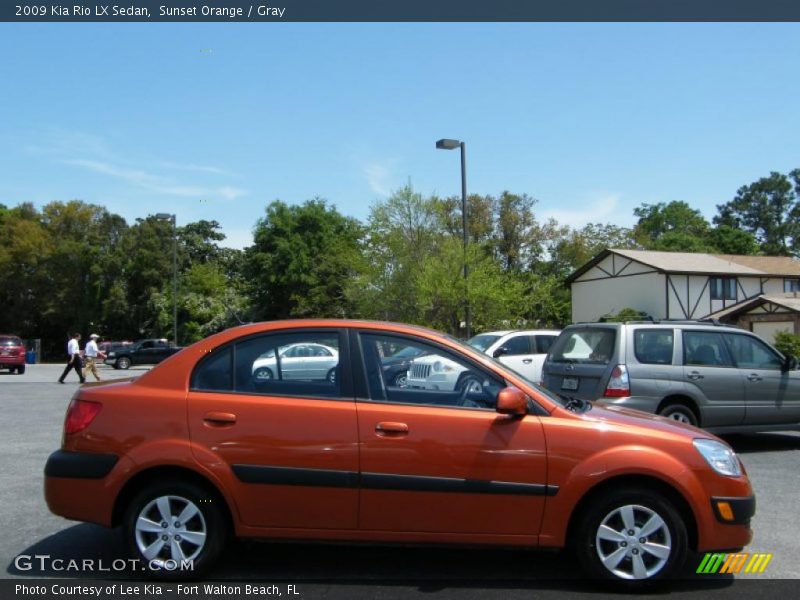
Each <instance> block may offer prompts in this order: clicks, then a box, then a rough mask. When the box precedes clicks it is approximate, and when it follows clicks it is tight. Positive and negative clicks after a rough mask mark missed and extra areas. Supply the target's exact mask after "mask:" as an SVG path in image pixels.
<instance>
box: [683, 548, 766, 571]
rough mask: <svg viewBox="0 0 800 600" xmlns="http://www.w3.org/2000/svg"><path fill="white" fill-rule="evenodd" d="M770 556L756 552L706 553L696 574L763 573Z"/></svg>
mask: <svg viewBox="0 0 800 600" xmlns="http://www.w3.org/2000/svg"><path fill="white" fill-rule="evenodd" d="M771 560H772V554H766V553H763V552H757V553H754V554H750V553H748V552H739V553H735V554H725V553H722V552H708V553H706V555H705V556H704V557H703V560H702V561H701V562H700V565H699V566H698V567H697V573H702V574H705V575H710V574H716V573H763V572H764V571H765V570H766V568H767V565H768V564H769V561H771Z"/></svg>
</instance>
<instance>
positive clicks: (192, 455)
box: [120, 438, 240, 528]
mask: <svg viewBox="0 0 800 600" xmlns="http://www.w3.org/2000/svg"><path fill="white" fill-rule="evenodd" d="M165 457H169V458H165ZM128 458H129V459H130V460H132V461H133V463H135V467H134V469H133V470H131V471H129V473H128V476H127V478H126V481H125V482H124V483H126V482H127V481H130V479H132V478H133V477H136V476H137V475H139V474H140V473H143V472H145V471H147V470H148V469H157V468H164V467H178V468H183V469H188V470H190V471H193V472H194V473H196V474H198V475H200V476H201V477H203V478H204V479H206V480H208V482H209V483H210V484H211V485H213V486H214V487H215V488H216V489H217V491H218V492H219V493H220V495H221V496H222V497H223V499H224V500H225V503H226V504H227V505H228V509H229V512H230V514H231V518H232V520H233V523H234V526H235V527H236V528H238V524H239V522H240V519H239V510H238V507H237V505H236V501H235V500H234V497H233V496H232V495H231V493H230V490H231V487H232V485H233V484H234V479H235V477H234V475H233V473H232V472H231V470H230V468H229V467H228V466H227V465H226V464H225V463H224V462H223V461H221V460H220V459H219V457H218V456H217V455H215V454H214V453H213V452H211V451H210V450H208V449H207V448H204V447H199V446H196V445H193V444H192V443H191V441H190V440H185V439H178V438H175V439H169V440H154V441H153V442H150V443H143V444H140V445H138V446H136V447H135V448H132V449H131V450H130V452H129V453H128ZM121 487H122V486H120V489H121Z"/></svg>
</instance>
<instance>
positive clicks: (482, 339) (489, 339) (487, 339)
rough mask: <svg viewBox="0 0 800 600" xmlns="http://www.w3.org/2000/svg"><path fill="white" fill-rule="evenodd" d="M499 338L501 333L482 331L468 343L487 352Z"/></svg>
mask: <svg viewBox="0 0 800 600" xmlns="http://www.w3.org/2000/svg"><path fill="white" fill-rule="evenodd" d="M499 339H500V336H499V335H489V334H486V333H482V334H481V335H476V336H475V337H472V338H470V339H469V341H468V342H467V343H468V344H469V345H470V346H472V347H473V348H476V349H477V350H480V351H481V352H486V349H487V348H488V347H489V346H491V345H492V344H494V343H495V342H496V341H497V340H499Z"/></svg>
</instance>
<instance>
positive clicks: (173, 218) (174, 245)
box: [156, 213, 178, 346]
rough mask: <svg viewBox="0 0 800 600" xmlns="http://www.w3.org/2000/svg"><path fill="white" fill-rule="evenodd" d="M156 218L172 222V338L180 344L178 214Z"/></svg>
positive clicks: (168, 214)
mask: <svg viewBox="0 0 800 600" xmlns="http://www.w3.org/2000/svg"><path fill="white" fill-rule="evenodd" d="M156 219H158V220H160V221H169V222H170V223H172V339H173V340H174V342H175V345H176V346H177V345H178V227H177V224H176V215H175V214H170V213H158V214H157V215H156Z"/></svg>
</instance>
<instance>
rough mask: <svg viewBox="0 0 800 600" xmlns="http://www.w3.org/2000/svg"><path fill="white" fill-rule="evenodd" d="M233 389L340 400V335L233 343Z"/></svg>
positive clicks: (311, 333) (276, 337)
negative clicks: (234, 345) (234, 347)
mask: <svg viewBox="0 0 800 600" xmlns="http://www.w3.org/2000/svg"><path fill="white" fill-rule="evenodd" d="M320 354H321V355H320ZM234 390H235V391H237V392H242V393H248V394H267V395H271V396H296V397H325V398H335V397H340V396H341V390H340V382H339V333H338V332H337V331H330V332H319V331H309V332H298V333H275V334H267V335H261V336H257V337H252V338H248V339H246V340H243V341H241V342H238V343H236V350H235V354H234Z"/></svg>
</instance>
